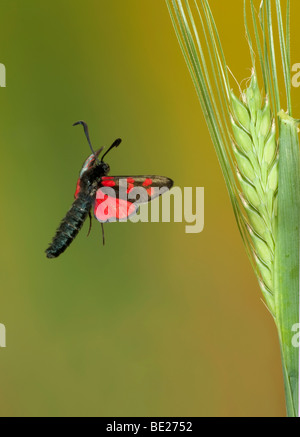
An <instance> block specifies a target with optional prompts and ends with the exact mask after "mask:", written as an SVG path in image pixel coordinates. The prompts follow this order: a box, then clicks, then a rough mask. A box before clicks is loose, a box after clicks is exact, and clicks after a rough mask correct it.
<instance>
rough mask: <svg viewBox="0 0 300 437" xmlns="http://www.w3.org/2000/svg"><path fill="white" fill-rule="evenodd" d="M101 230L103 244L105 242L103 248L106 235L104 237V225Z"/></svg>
mask: <svg viewBox="0 0 300 437" xmlns="http://www.w3.org/2000/svg"><path fill="white" fill-rule="evenodd" d="M101 229H102V242H103V246H104V245H105V235H104V225H103V223H101Z"/></svg>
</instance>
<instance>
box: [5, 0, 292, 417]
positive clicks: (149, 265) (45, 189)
mask: <svg viewBox="0 0 300 437" xmlns="http://www.w3.org/2000/svg"><path fill="white" fill-rule="evenodd" d="M297 3H299V2H292V7H293V13H292V17H297V15H298V14H299V12H300V4H297ZM242 4H243V2H242V1H241V0H238V1H232V0H231V1H229V2H224V1H220V0H212V1H211V5H212V7H213V11H214V13H215V17H216V20H217V23H218V25H219V28H220V33H221V37H222V41H223V44H224V49H225V53H226V57H227V62H228V64H229V65H230V67H231V70H232V71H233V72H234V73H235V75H236V76H237V79H238V80H239V81H241V80H242V79H243V78H246V77H249V76H250V70H249V68H250V65H251V64H250V58H249V52H248V49H247V43H246V40H245V38H244V28H243V18H242V14H243V11H242ZM229 9H230V12H229ZM295 25H296V19H293V28H292V41H294V43H293V45H292V50H293V51H292V63H296V62H300V53H299V48H298V46H297V45H296V40H297V35H296V31H297V29H296V26H295ZM0 40H1V43H0V62H2V63H4V64H5V66H6V70H7V88H2V89H0V108H1V110H0V114H1V115H0V139H1V178H2V183H1V187H0V189H1V204H2V213H1V255H0V256H1V260H0V261H1V263H0V266H1V294H0V323H4V324H5V326H6V329H7V348H6V349H0V387H1V389H0V414H1V416H29V415H30V416H31V415H34V416H40V415H46V416H54V415H59V416H74V415H80V416H82V415H83V416H94V415H99V416H205V415H209V416H217V415H222V416H241V415H243V416H251V415H252V416H253V415H256V416H266V415H270V416H280V415H284V414H285V405H284V392H283V381H282V375H281V362H280V353H279V347H278V341H277V334H276V330H275V326H274V324H273V321H272V319H271V316H270V315H269V313H268V311H267V310H266V308H265V306H264V305H263V303H262V301H261V294H260V290H259V287H258V284H257V282H256V279H255V276H254V274H253V272H252V269H251V266H250V263H249V262H248V258H247V256H246V253H245V250H244V247H243V244H242V241H241V238H240V235H239V233H238V230H237V226H236V224H235V219H234V216H233V213H232V209H231V205H230V201H229V198H228V195H227V192H226V189H225V184H224V181H223V178H222V175H221V171H220V168H219V165H218V162H217V158H216V155H215V152H214V150H213V146H212V143H211V140H210V138H209V135H208V131H207V128H206V124H205V120H204V118H203V115H202V112H201V108H200V105H199V103H198V100H197V97H196V93H195V91H194V88H193V85H192V81H191V78H190V76H189V73H188V71H187V68H186V65H185V63H184V59H183V57H182V54H181V52H180V49H179V46H178V43H177V40H176V37H175V34H174V31H173V28H172V25H171V21H170V18H169V15H168V11H167V7H166V5H165V2H164V0H151V1H146V0H110V1H104V0H98V1H96V0H86V1H84V2H82V1H78V0H72V1H71V0H63V1H62V0H59V1H58V0H52V1H51V2H49V1H44V2H41V1H38V0H28V1H26V2H24V1H21V0H14V1H12V0H5V1H4V0H2V2H1V14H0ZM293 93H294V103H296V104H295V105H294V109H295V116H296V117H297V116H298V117H299V116H300V104H299V103H298V104H297V100H298V102H299V93H300V91H299V90H294V91H293ZM79 119H84V120H85V121H87V122H88V124H89V128H90V134H91V138H92V142H93V144H94V145H95V147H100V146H102V145H104V146H107V145H110V144H111V143H112V141H113V140H114V139H115V138H117V137H121V138H122V139H123V143H122V145H121V146H120V147H119V149H118V150H115V151H113V152H111V154H110V155H109V158H108V159H107V161H108V162H109V164H110V166H111V174H142V173H145V174H150V173H156V174H163V175H166V176H169V177H171V178H173V179H174V181H175V185H177V186H180V187H185V186H190V187H195V186H199V187H202V186H203V187H205V229H204V231H203V232H202V233H201V234H186V233H185V224H184V223H182V224H180V223H170V224H168V223H148V224H147V223H146V224H145V223H138V224H131V223H128V224H123V223H120V224H109V225H107V226H105V228H106V240H107V244H106V246H105V247H102V245H101V226H100V224H99V223H97V222H96V221H94V223H93V224H94V226H93V229H92V233H91V235H90V237H89V238H86V233H87V230H88V224H85V226H84V228H83V230H82V232H81V233H80V234H79V236H78V237H77V238H76V240H75V241H74V243H73V244H72V245H71V246H70V248H69V249H68V250H67V252H66V253H65V254H63V255H62V256H61V257H60V258H58V259H56V260H48V259H46V256H45V254H44V250H45V249H46V247H47V244H48V243H49V242H50V240H51V239H52V237H53V235H54V232H55V229H56V227H57V225H58V223H59V221H60V220H61V219H62V218H63V216H64V214H65V213H66V211H67V209H68V208H69V206H70V204H71V202H72V200H73V194H74V191H75V184H76V179H77V176H78V173H79V170H80V168H81V165H82V162H83V161H84V159H85V158H86V157H87V156H88V155H89V149H88V145H87V143H86V140H85V138H84V135H83V131H82V129H81V128H79V127H76V128H73V127H72V123H73V122H75V121H77V120H79Z"/></svg>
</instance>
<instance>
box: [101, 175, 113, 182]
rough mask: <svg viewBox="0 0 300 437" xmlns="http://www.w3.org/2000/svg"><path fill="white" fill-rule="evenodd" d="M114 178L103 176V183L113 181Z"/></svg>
mask: <svg viewBox="0 0 300 437" xmlns="http://www.w3.org/2000/svg"><path fill="white" fill-rule="evenodd" d="M113 178H114V177H113V176H102V180H103V181H111V180H112V179H113Z"/></svg>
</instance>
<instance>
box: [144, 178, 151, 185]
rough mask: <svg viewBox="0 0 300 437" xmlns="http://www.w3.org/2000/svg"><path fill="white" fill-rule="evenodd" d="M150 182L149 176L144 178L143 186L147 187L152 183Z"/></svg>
mask: <svg viewBox="0 0 300 437" xmlns="http://www.w3.org/2000/svg"><path fill="white" fill-rule="evenodd" d="M152 182H153V181H152V179H150V178H147V179H145V180H144V182H143V187H149V185H152Z"/></svg>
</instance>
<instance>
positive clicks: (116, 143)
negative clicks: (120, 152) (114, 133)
mask: <svg viewBox="0 0 300 437" xmlns="http://www.w3.org/2000/svg"><path fill="white" fill-rule="evenodd" d="M121 142H122V140H121V138H117V139H116V140H115V141H114V142H113V143H112V145H111V146H110V148H109V149H108V150H107V151H106V152H105V153H104V155H102V158H101V162H103V158H104V156H106V155H107V154H108V152H109V151H110V150H111V149H113V148H114V147H118V145H119V144H120V143H121Z"/></svg>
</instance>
